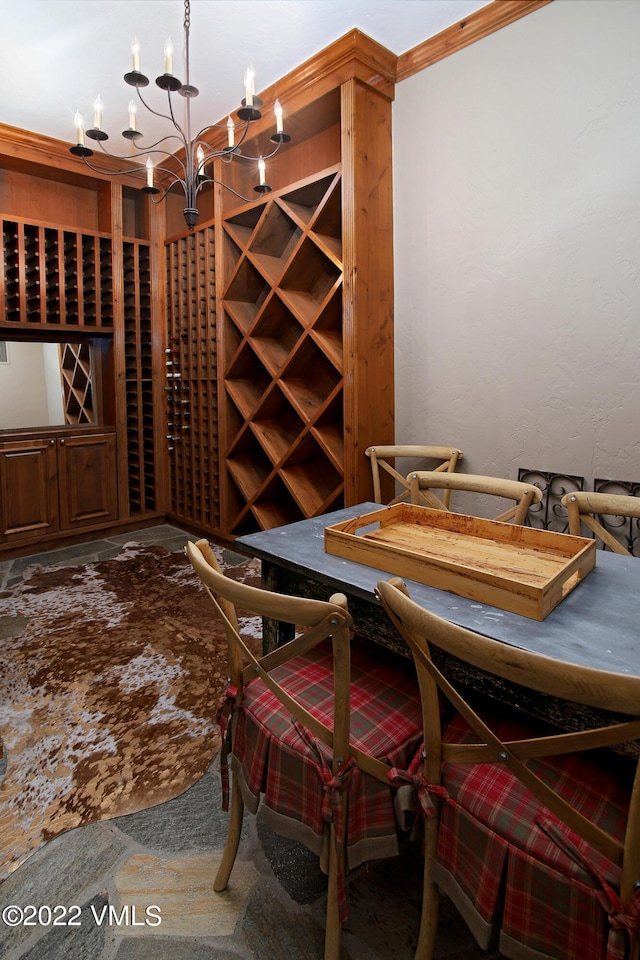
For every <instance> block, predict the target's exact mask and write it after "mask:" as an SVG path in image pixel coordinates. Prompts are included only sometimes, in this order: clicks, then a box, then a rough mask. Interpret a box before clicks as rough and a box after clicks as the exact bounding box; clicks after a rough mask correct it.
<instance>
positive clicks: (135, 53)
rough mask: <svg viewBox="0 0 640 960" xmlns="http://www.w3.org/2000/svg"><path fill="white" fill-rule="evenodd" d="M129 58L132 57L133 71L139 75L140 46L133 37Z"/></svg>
mask: <svg viewBox="0 0 640 960" xmlns="http://www.w3.org/2000/svg"><path fill="white" fill-rule="evenodd" d="M131 56H132V57H133V69H134V70H136V71H137V72H138V73H140V44H139V43H138V38H137V37H134V38H133V40H132V41H131Z"/></svg>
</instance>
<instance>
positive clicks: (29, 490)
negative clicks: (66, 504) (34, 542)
mask: <svg viewBox="0 0 640 960" xmlns="http://www.w3.org/2000/svg"><path fill="white" fill-rule="evenodd" d="M57 471H58V467H57V453H56V441H55V439H53V438H51V437H49V438H45V437H34V438H33V439H31V440H7V441H4V442H1V443H0V541H2V542H5V543H6V542H13V541H21V540H31V539H38V538H43V539H44V538H46V537H47V536H48V535H50V534H52V533H56V532H57V531H58V530H59V529H60V511H59V507H58V480H57Z"/></svg>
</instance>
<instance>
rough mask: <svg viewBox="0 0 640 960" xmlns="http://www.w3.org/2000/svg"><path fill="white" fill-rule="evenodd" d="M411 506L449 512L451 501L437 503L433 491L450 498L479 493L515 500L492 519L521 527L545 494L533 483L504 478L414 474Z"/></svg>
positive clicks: (428, 472)
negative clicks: (457, 492)
mask: <svg viewBox="0 0 640 960" xmlns="http://www.w3.org/2000/svg"><path fill="white" fill-rule="evenodd" d="M407 483H408V485H409V495H410V499H411V503H413V504H420V503H421V502H422V503H423V504H425V505H426V506H429V507H434V508H435V509H440V510H442V509H447V508H448V506H449V503H450V501H449V500H448V499H447V500H446V501H445V498H444V496H443V498H442V500H438V498H437V497H436V496H435V494H434V493H433V492H432V491H433V490H443V491H444V493H445V494H448V495H450V494H451V491H452V490H460V491H466V492H468V493H479V494H483V495H488V496H491V497H499V498H501V499H504V500H515V504H514V505H512V506H511V507H509V508H508V509H507V510H504V511H503V512H501V513H499V514H498V516H496V517H493V519H494V520H499V521H501V522H503V523H506V522H508V521H510V520H512V521H513V522H514V523H516V524H520V525H522V524H523V523H524V522H525V520H526V518H527V511H528V510H529V507H530V506H531V504H532V503H540V501H541V500H542V491H541V490H540V488H539V487H536V486H535V485H534V484H532V483H523V482H522V481H520V480H508V479H503V478H502V477H488V476H482V475H480V474H473V473H440V472H439V471H437V470H413V471H412V472H411V473H410V474H408V476H407Z"/></svg>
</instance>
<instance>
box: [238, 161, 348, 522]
mask: <svg viewBox="0 0 640 960" xmlns="http://www.w3.org/2000/svg"><path fill="white" fill-rule="evenodd" d="M341 210H342V203H341V174H340V170H339V168H338V167H336V168H332V169H330V170H328V171H324V173H322V174H319V175H318V176H315V177H311V178H309V179H308V180H305V181H303V182H301V183H299V184H297V185H295V186H293V187H289V188H288V189H286V190H284V191H279V192H278V193H277V194H272V195H270V196H269V198H268V199H266V200H265V201H264V202H262V203H260V204H252V205H251V207H247V208H242V209H240V210H239V211H237V212H235V213H231V214H230V215H229V216H228V217H227V218H226V219H225V220H224V222H223V236H224V245H225V249H224V251H223V262H224V264H225V271H226V274H225V277H226V282H225V288H224V291H223V296H222V299H223V330H222V340H223V344H224V357H223V358H222V365H223V383H224V396H223V404H224V409H223V417H222V422H223V423H224V435H223V437H222V459H223V462H224V499H223V510H222V513H223V516H224V521H225V522H224V532H225V533H226V534H229V535H232V536H233V535H239V534H244V533H248V532H251V531H254V530H256V529H267V528H270V527H273V526H277V525H279V524H284V523H288V522H292V521H294V520H299V519H302V518H303V517H310V516H315V515H317V514H320V513H324V512H326V511H327V510H330V509H334V508H337V507H339V506H342V504H343V495H344V439H343V438H344V412H343V408H344V370H343V355H342V277H343V267H342V243H341V234H342V220H341Z"/></svg>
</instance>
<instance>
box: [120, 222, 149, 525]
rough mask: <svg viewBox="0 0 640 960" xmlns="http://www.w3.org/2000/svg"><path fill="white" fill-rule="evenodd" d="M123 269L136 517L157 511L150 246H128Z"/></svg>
mask: <svg viewBox="0 0 640 960" xmlns="http://www.w3.org/2000/svg"><path fill="white" fill-rule="evenodd" d="M123 265H124V288H123V293H124V363H125V394H126V411H127V455H128V485H129V512H130V514H131V515H132V516H138V515H142V514H145V513H149V512H153V511H154V510H155V509H156V482H155V475H156V470H155V454H156V451H155V430H154V426H155V423H154V415H153V409H154V407H153V336H152V330H151V265H150V251H149V245H148V244H147V243H145V242H142V241H136V240H127V241H125V243H124V244H123Z"/></svg>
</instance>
